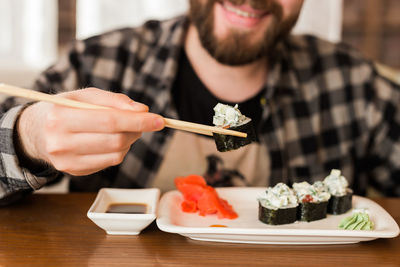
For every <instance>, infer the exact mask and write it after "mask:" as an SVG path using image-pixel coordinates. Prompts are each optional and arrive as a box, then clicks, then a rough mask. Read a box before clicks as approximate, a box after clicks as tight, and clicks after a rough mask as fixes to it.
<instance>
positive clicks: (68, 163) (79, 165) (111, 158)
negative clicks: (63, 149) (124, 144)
mask: <svg viewBox="0 0 400 267" xmlns="http://www.w3.org/2000/svg"><path fill="white" fill-rule="evenodd" d="M127 152H128V150H126V151H123V152H113V153H106V154H93V155H80V156H76V155H64V156H63V157H57V159H56V160H55V161H54V162H52V164H53V166H54V167H55V168H56V169H57V170H59V171H62V172H65V173H69V174H71V175H75V176H81V175H89V174H92V173H95V172H97V171H100V170H103V169H105V168H107V167H109V166H115V165H118V164H120V163H121V162H122V161H123V159H124V157H125V155H126V153H127Z"/></svg>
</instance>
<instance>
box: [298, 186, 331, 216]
mask: <svg viewBox="0 0 400 267" xmlns="http://www.w3.org/2000/svg"><path fill="white" fill-rule="evenodd" d="M293 190H294V192H295V193H296V196H297V199H298V201H299V206H298V208H297V219H298V220H299V221H307V222H311V221H316V220H320V219H324V218H326V212H327V207H328V201H329V199H330V197H331V195H330V194H329V193H328V189H327V188H326V187H325V185H324V184H323V183H322V182H320V181H318V182H315V183H314V184H313V185H310V184H309V183H307V182H301V183H294V184H293Z"/></svg>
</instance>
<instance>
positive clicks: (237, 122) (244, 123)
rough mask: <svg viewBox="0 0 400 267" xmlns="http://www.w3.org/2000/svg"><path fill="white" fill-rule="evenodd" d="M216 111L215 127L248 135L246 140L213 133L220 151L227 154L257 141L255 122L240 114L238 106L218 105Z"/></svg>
mask: <svg viewBox="0 0 400 267" xmlns="http://www.w3.org/2000/svg"><path fill="white" fill-rule="evenodd" d="M214 111H215V115H214V117H213V124H214V125H215V126H217V127H221V128H225V129H229V130H234V131H239V132H243V133H247V137H246V138H243V137H237V136H231V135H224V134H218V133H213V136H214V140H215V144H216V146H217V150H218V151H220V152H226V151H230V150H234V149H238V148H240V147H242V146H245V145H248V144H250V143H251V142H254V141H256V134H255V131H254V126H253V122H252V120H251V119H250V118H247V117H246V116H244V115H242V113H240V111H239V109H238V105H235V106H234V107H231V106H229V105H224V104H221V103H218V104H217V105H216V106H215V107H214Z"/></svg>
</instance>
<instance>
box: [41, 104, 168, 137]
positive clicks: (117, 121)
mask: <svg viewBox="0 0 400 267" xmlns="http://www.w3.org/2000/svg"><path fill="white" fill-rule="evenodd" d="M164 124H165V122H164V119H163V117H161V116H160V115H157V114H154V113H149V112H132V111H126V110H117V109H112V110H81V109H73V108H66V107H61V106H54V108H53V110H52V112H50V113H49V114H48V116H47V126H48V129H49V130H54V131H56V130H63V131H69V132H88V133H117V132H136V133H139V132H150V131H158V130H161V129H162V128H164Z"/></svg>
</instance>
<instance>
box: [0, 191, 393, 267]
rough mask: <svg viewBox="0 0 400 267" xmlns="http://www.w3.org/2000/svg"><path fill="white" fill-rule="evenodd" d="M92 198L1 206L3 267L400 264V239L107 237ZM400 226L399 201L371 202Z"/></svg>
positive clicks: (154, 233)
mask: <svg viewBox="0 0 400 267" xmlns="http://www.w3.org/2000/svg"><path fill="white" fill-rule="evenodd" d="M95 196H96V195H95V194H66V195H44V194H43V195H42V194H34V195H32V196H29V197H27V198H26V199H24V200H23V201H21V202H19V203H17V204H14V205H11V206H8V207H1V208H0V266H20V265H25V266H26V265H28V266H35V265H36V266H66V265H68V266H82V265H84V266H88V265H89V266H112V265H118V266H123V265H130V266H222V265H226V266H228V265H229V266H254V265H262V266H266V265H270V266H307V267H310V266H400V255H399V254H400V237H396V238H391V239H377V240H374V241H369V242H362V243H358V244H350V245H321V246H317V245H307V246H304V245H303V246H301V245H293V246H288V245H252V244H230V243H213V242H202V241H192V240H190V239H187V238H185V237H182V236H180V235H177V234H169V233H165V232H162V231H160V230H158V229H157V226H156V225H155V223H153V224H152V225H151V226H150V227H148V228H147V229H145V230H144V231H143V232H142V233H141V234H140V235H138V236H110V235H107V234H106V233H105V232H104V231H103V230H102V229H100V228H99V227H97V226H96V225H95V224H94V223H93V222H92V221H90V220H89V219H88V218H87V217H86V212H87V211H88V209H89V207H90V205H91V204H92V202H93V201H94V199H95ZM374 200H375V201H376V202H377V203H379V204H380V205H381V206H383V207H384V208H385V209H386V210H387V211H388V212H389V213H390V214H391V215H392V216H393V217H394V219H395V220H396V222H397V223H400V198H392V199H388V198H385V199H374Z"/></svg>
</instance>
